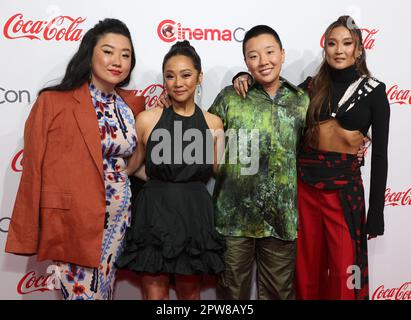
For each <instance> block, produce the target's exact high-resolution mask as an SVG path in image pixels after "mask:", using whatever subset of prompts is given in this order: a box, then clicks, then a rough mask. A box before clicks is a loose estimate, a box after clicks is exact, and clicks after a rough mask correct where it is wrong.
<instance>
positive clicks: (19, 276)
mask: <svg viewBox="0 0 411 320" xmlns="http://www.w3.org/2000/svg"><path fill="white" fill-rule="evenodd" d="M0 5H1V10H0V48H1V50H0V57H1V59H0V74H1V76H0V114H1V118H2V124H1V126H0V283H1V286H0V299H30V300H33V299H60V294H59V292H58V290H56V289H53V288H52V287H50V286H48V284H49V283H52V282H53V281H51V280H50V277H52V269H53V266H52V262H50V261H48V262H43V263H38V262H37V261H36V257H35V256H34V257H22V256H15V255H10V254H6V253H4V246H5V242H6V237H7V232H8V227H9V222H10V217H11V213H12V209H13V204H14V199H15V196H16V191H17V187H18V183H19V180H20V176H21V171H22V167H23V163H22V160H23V157H24V154H23V128H24V122H25V120H26V118H27V116H28V114H29V111H30V108H31V106H32V104H33V103H34V101H35V99H36V97H37V93H38V90H39V89H41V88H42V87H44V86H45V85H47V84H50V83H55V82H56V81H57V80H58V79H60V78H61V76H62V75H63V73H64V70H65V67H66V65H67V62H68V60H69V58H70V57H71V56H72V55H73V53H74V52H75V51H76V50H77V48H78V45H79V41H80V40H81V38H82V36H83V35H84V33H85V32H86V30H88V29H89V28H90V27H92V26H93V25H94V24H95V23H96V22H97V21H98V20H101V19H104V18H106V17H113V18H118V19H120V20H122V21H124V22H125V23H126V24H127V25H128V27H129V28H130V31H131V33H132V37H133V41H134V46H135V50H136V58H137V62H136V67H135V69H134V72H133V75H132V81H131V83H130V86H129V87H130V88H133V89H136V90H137V94H138V95H144V96H145V97H146V107H147V108H150V107H152V106H153V104H154V103H155V101H156V99H157V98H158V96H159V95H160V94H161V93H162V92H163V90H164V89H163V87H162V76H161V63H162V59H163V56H164V55H165V53H166V52H167V51H168V49H169V48H170V46H171V45H172V44H173V43H174V42H175V41H178V40H182V39H188V40H190V42H191V43H192V44H193V45H194V47H195V48H196V49H197V51H198V53H199V54H200V56H201V58H202V62H203V68H204V82H203V94H202V99H201V101H199V103H200V104H201V105H202V106H203V107H205V108H208V107H209V106H210V104H211V103H212V101H213V99H214V98H215V96H216V95H217V94H218V92H219V91H220V90H221V89H222V88H223V87H224V86H226V85H229V84H230V83H231V78H232V76H233V75H234V74H236V73H237V72H238V71H241V70H245V65H244V61H243V57H242V51H241V50H242V49H241V42H242V40H243V37H244V34H245V32H246V30H248V29H249V28H251V27H252V26H254V25H257V24H267V25H270V26H272V27H273V28H274V29H276V30H277V31H278V33H279V34H280V36H281V38H282V41H283V45H284V47H285V50H286V61H285V63H284V66H283V71H282V75H283V76H284V77H285V78H287V79H289V80H290V81H291V82H293V83H295V84H298V83H300V82H301V81H302V80H303V79H305V78H306V76H308V75H312V74H313V73H314V72H315V71H316V70H317V67H318V65H319V63H320V62H321V59H322V46H323V33H324V31H325V29H326V27H327V26H328V25H329V24H330V23H331V22H332V21H334V20H336V18H337V17H338V16H340V15H343V14H349V15H351V16H353V17H354V19H355V20H356V22H357V24H358V25H359V26H360V27H361V28H362V32H363V37H364V46H365V48H366V50H367V55H368V65H369V67H370V69H371V71H372V73H373V75H374V76H375V77H376V78H378V79H380V80H381V81H383V82H385V83H386V85H387V96H388V99H389V101H390V104H391V127H390V142H389V173H388V183H387V189H386V195H385V201H386V202H385V205H386V207H385V223H386V228H385V230H386V231H385V235H384V236H382V237H378V238H377V239H374V240H372V241H369V264H370V266H369V267H370V297H371V298H372V299H411V268H410V265H411V254H410V253H409V252H410V251H409V247H410V245H411V232H410V229H411V170H410V169H409V164H410V163H411V150H410V147H409V146H410V143H409V139H410V137H411V126H410V125H409V124H410V123H411V91H410V90H411V78H410V71H411V59H410V58H409V52H410V51H411V43H410V41H409V38H410V34H411V27H410V24H409V12H410V10H411V2H409V1H407V0H392V1H377V2H376V1H373V0H362V1H361V0H350V1H338V2H333V1H328V2H327V1H323V0H311V1H302V0H293V1H282V2H281V1H269V0H257V1H251V2H250V1H245V0H235V1H234V0H233V1H231V0H230V1H216V2H214V1H211V2H205V1H203V2H201V1H200V2H194V1H191V0H190V1H186V0H184V1H171V2H170V1H165V0H157V1H137V2H136V1H132V0H120V1H114V2H113V1H109V0H100V1H77V0H73V1H70V2H69V1H58V0H54V1H52V0H38V1H28V0H25V1H11V0H0ZM371 152H372V150H369V152H368V153H367V155H366V166H365V167H364V168H363V176H364V182H365V186H366V192H367V193H368V186H369V169H370V167H369V165H370V162H371V161H370V154H371ZM62 174H64V173H63V172H62ZM213 281H214V279H213V278H212V277H210V278H209V279H207V281H206V282H205V285H204V288H203V290H202V298H203V299H214V298H215V290H214V282H213ZM254 291H255V290H254ZM174 297H175V295H174ZM115 299H141V290H140V285H139V279H138V277H137V276H136V275H135V274H133V273H127V272H120V273H119V276H118V281H117V284H116V292H115Z"/></svg>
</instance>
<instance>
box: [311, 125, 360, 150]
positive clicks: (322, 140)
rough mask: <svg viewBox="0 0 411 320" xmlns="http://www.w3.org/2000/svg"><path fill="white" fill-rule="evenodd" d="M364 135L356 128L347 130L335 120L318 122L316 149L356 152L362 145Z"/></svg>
mask: <svg viewBox="0 0 411 320" xmlns="http://www.w3.org/2000/svg"><path fill="white" fill-rule="evenodd" d="M363 138H364V135H363V134H362V133H361V132H360V131H358V130H354V131H352V130H347V129H344V128H343V127H341V125H340V124H339V123H338V121H337V120H335V119H331V120H326V121H322V122H320V128H319V133H318V142H319V143H318V149H319V150H324V151H333V152H340V153H349V154H357V152H358V148H360V146H361V145H362V142H363Z"/></svg>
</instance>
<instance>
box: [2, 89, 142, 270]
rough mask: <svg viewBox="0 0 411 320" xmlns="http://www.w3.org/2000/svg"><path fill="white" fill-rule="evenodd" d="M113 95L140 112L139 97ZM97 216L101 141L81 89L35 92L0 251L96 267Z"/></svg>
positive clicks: (100, 221)
mask: <svg viewBox="0 0 411 320" xmlns="http://www.w3.org/2000/svg"><path fill="white" fill-rule="evenodd" d="M116 90H117V92H118V94H119V95H120V96H121V97H122V98H123V100H124V101H125V102H126V103H127V104H128V106H129V107H130V108H131V109H132V110H133V113H134V115H137V114H138V113H139V112H140V111H142V110H144V97H137V96H135V95H134V92H132V91H129V90H121V89H116ZM105 212H106V193H105V184H104V175H103V157H102V151H101V138H100V133H99V127H98V122H97V118H96V113H95V110H94V106H93V103H92V99H91V95H90V92H89V89H88V84H87V83H85V84H84V85H82V86H81V87H80V88H78V89H75V90H71V91H66V92H56V91H48V92H44V93H42V94H41V95H40V96H39V97H38V98H37V101H36V103H35V104H34V105H33V108H32V109H31V111H30V115H29V117H28V119H27V121H26V124H25V128H24V163H23V173H22V177H21V180H20V185H19V189H18V192H17V197H16V201H15V204H14V209H13V214H12V218H11V222H10V227H9V232H8V236H7V243H6V252H9V253H15V254H23V255H33V254H37V255H38V256H37V259H38V261H43V260H55V261H63V262H70V263H74V264H78V265H82V266H86V267H98V266H99V264H100V254H101V246H102V240H103V229H104V218H105Z"/></svg>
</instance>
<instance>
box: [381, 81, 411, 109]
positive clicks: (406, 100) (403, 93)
mask: <svg viewBox="0 0 411 320" xmlns="http://www.w3.org/2000/svg"><path fill="white" fill-rule="evenodd" d="M387 97H388V100H389V101H390V104H399V105H400V106H411V90H405V89H401V88H400V87H399V86H398V85H394V86H392V87H391V88H389V89H388V90H387Z"/></svg>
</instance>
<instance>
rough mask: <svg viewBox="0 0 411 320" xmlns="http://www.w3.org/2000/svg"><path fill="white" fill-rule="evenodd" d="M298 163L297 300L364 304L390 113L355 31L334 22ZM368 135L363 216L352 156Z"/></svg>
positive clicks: (346, 20)
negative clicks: (367, 181) (368, 170)
mask: <svg viewBox="0 0 411 320" xmlns="http://www.w3.org/2000/svg"><path fill="white" fill-rule="evenodd" d="M302 86H303V87H304V88H305V89H306V90H307V91H308V92H309V95H310V101H311V102H310V105H309V108H308V112H307V123H306V125H307V130H306V133H305V137H304V138H305V143H304V146H303V147H302V148H301V150H300V153H299V158H298V176H299V180H298V210H299V233H298V241H297V262H296V285H297V287H296V289H297V297H298V298H300V299H338V300H340V299H344V300H345V299H368V262H367V235H368V239H371V238H375V237H376V236H379V235H382V234H383V233H384V217H383V209H384V192H385V186H386V180H387V167H388V165H387V145H388V129H389V118H390V107H389V103H388V100H387V96H386V94H385V85H384V83H382V82H380V81H378V80H376V79H375V78H372V77H371V76H370V72H369V70H368V68H367V64H366V59H365V50H364V47H363V45H362V36H361V30H360V29H359V28H358V27H357V26H356V24H355V22H354V21H353V19H352V18H351V17H348V16H342V17H340V18H339V19H338V20H337V21H335V22H333V23H332V24H331V25H330V26H329V27H328V28H327V30H326V32H325V43H324V61H323V63H322V64H321V67H320V69H319V72H318V73H317V75H316V76H314V77H313V78H308V79H307V80H306V81H305V82H304V83H303V85H302ZM370 127H371V128H372V144H373V145H372V146H373V147H372V159H371V184H370V197H369V208H368V215H367V217H366V213H365V203H364V189H363V184H362V178H361V171H360V166H359V164H358V161H357V156H356V154H357V150H358V147H359V146H360V145H361V144H362V142H363V138H364V137H365V136H367V132H368V130H369V128H370Z"/></svg>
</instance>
